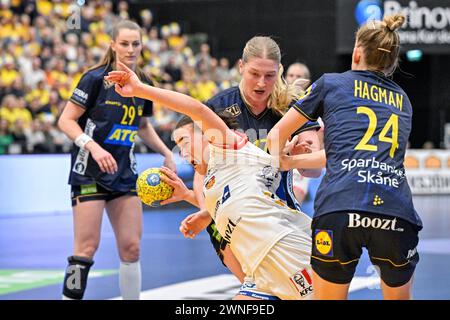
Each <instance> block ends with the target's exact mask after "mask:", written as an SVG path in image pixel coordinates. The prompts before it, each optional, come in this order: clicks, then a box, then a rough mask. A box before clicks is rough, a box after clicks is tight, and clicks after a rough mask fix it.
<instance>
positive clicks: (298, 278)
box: [290, 269, 313, 297]
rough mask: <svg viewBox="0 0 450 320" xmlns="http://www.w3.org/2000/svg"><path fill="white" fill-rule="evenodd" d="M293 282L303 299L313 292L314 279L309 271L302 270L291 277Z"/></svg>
mask: <svg viewBox="0 0 450 320" xmlns="http://www.w3.org/2000/svg"><path fill="white" fill-rule="evenodd" d="M290 280H291V282H292V283H293V284H294V286H295V287H296V288H297V290H298V292H299V293H300V295H301V296H302V297H304V296H307V295H309V294H311V293H312V292H313V287H312V279H311V276H310V275H309V273H308V271H306V270H305V269H301V270H299V271H297V272H296V273H295V274H294V275H292V276H291V277H290Z"/></svg>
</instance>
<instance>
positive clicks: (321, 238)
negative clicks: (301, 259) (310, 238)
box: [314, 229, 333, 257]
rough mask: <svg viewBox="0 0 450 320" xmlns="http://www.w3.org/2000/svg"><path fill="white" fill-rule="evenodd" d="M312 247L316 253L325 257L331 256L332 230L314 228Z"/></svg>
mask: <svg viewBox="0 0 450 320" xmlns="http://www.w3.org/2000/svg"><path fill="white" fill-rule="evenodd" d="M314 249H315V251H316V253H318V254H321V255H323V256H326V257H332V256H333V231H331V230H320V229H318V230H316V231H315V236H314Z"/></svg>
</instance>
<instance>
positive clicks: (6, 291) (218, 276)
mask: <svg viewBox="0 0 450 320" xmlns="http://www.w3.org/2000/svg"><path fill="white" fill-rule="evenodd" d="M414 202H415V205H416V208H417V211H418V212H419V214H420V215H421V217H422V219H423V222H424V229H423V230H422V231H421V233H420V238H421V242H420V246H419V253H420V255H421V260H420V262H419V265H418V267H417V271H416V275H415V285H414V298H415V299H450V196H416V197H415V199H414ZM192 212H194V208H192V207H183V208H180V207H176V206H171V207H170V208H167V209H164V210H151V211H147V212H145V214H144V232H143V239H142V257H141V262H142V271H143V278H142V281H143V285H142V291H143V292H142V295H141V298H142V299H230V298H231V297H232V296H233V294H234V293H235V292H236V289H237V288H238V286H239V285H238V282H237V280H235V279H234V277H233V276H232V275H230V274H229V273H228V272H227V270H226V269H225V268H224V267H223V266H222V265H221V264H220V262H219V260H218V259H217V258H216V256H215V253H214V251H213V250H212V247H211V245H210V243H209V239H208V237H207V234H206V233H205V232H202V233H201V234H200V235H199V236H198V237H197V239H195V240H191V239H184V238H183V237H182V236H181V234H180V233H179V232H178V225H179V223H180V221H181V220H182V219H183V217H185V216H186V215H187V214H189V213H192ZM71 250H72V216H71V213H70V212H67V213H61V214H50V213H49V214H41V215H22V216H12V215H7V214H4V215H0V300H7V299H32V300H37V299H60V296H61V283H62V279H63V270H64V268H65V266H66V257H67V256H68V255H69V254H70V253H71ZM118 263H119V260H118V256H117V251H116V248H115V241H114V236H113V233H112V230H111V227H110V225H109V221H108V219H107V216H106V215H105V216H104V221H103V226H102V238H101V243H100V248H99V250H98V252H97V255H96V257H95V265H94V266H93V268H92V269H91V274H90V280H89V283H88V288H87V290H86V295H85V298H86V299H114V298H116V299H117V298H118V297H119V295H120V293H119V289H118V287H119V285H118V277H117V272H116V269H117V267H118ZM356 276H357V277H356V278H355V279H354V282H353V283H352V286H351V293H350V299H381V290H380V289H379V287H378V283H379V279H378V277H377V275H376V272H375V270H374V269H373V268H372V267H371V266H370V262H369V260H368V257H367V255H366V254H364V255H363V257H362V259H361V261H360V264H359V266H358V269H357V274H356Z"/></svg>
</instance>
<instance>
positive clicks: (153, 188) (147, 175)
mask: <svg viewBox="0 0 450 320" xmlns="http://www.w3.org/2000/svg"><path fill="white" fill-rule="evenodd" d="M161 176H165V174H164V173H162V172H161V170H159V168H149V169H147V170H144V171H142V172H141V174H140V175H139V177H138V179H137V181H136V190H137V193H138V196H139V198H140V199H141V201H142V202H143V203H145V204H146V205H149V206H151V207H159V206H160V202H161V201H163V200H166V199H168V198H170V197H171V196H172V194H173V187H172V186H170V185H168V184H167V183H165V182H164V181H162V180H161Z"/></svg>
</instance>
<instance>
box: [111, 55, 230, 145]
mask: <svg viewBox="0 0 450 320" xmlns="http://www.w3.org/2000/svg"><path fill="white" fill-rule="evenodd" d="M117 66H118V67H119V68H120V70H116V71H111V72H109V73H108V75H107V76H106V77H105V80H108V81H111V82H114V83H115V90H116V91H117V93H119V94H120V95H122V96H124V97H139V98H142V99H148V100H152V101H154V102H157V103H159V104H161V105H163V106H165V107H167V108H169V109H171V110H173V111H176V112H179V113H183V114H185V115H187V116H189V117H191V118H192V120H194V121H195V123H196V124H197V125H198V126H199V127H200V128H201V129H202V131H203V133H204V134H205V135H206V136H207V138H208V140H209V141H212V142H214V143H217V144H227V145H228V144H229V145H233V144H234V143H235V142H236V140H237V139H238V137H237V135H235V134H234V133H233V132H232V131H231V130H230V129H229V128H228V127H227V125H226V124H225V122H223V120H222V119H220V117H219V116H218V115H217V114H215V113H214V111H212V110H211V109H209V108H208V107H207V106H205V105H204V104H203V103H201V102H200V101H198V100H196V99H194V98H192V97H190V96H187V95H185V94H182V93H179V92H175V91H171V90H166V89H161V88H156V87H152V86H149V85H146V84H144V83H142V82H141V81H140V80H139V78H138V76H137V75H136V74H135V73H134V72H133V71H132V70H130V69H129V68H128V67H127V66H126V65H124V64H123V63H121V62H120V61H117Z"/></svg>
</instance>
